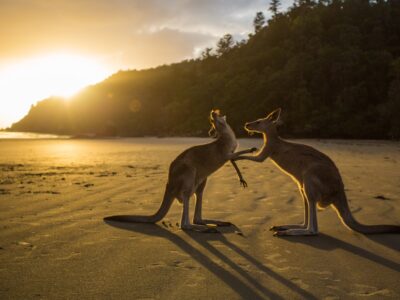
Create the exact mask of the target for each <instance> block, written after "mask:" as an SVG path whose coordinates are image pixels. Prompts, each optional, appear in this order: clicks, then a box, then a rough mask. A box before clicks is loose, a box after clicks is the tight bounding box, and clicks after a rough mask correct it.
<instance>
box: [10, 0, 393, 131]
mask: <svg viewBox="0 0 400 300" xmlns="http://www.w3.org/2000/svg"><path fill="white" fill-rule="evenodd" d="M299 2H300V3H301V4H298V5H295V6H294V7H292V8H291V9H290V10H289V11H288V12H286V13H281V14H277V15H275V17H274V18H273V19H271V20H269V21H268V24H267V26H265V27H263V28H262V29H261V30H259V31H258V32H257V33H256V34H254V35H251V36H250V37H249V39H248V40H247V41H243V42H241V43H236V44H234V45H231V44H230V43H225V44H224V43H222V44H221V43H220V45H219V48H218V49H217V52H215V54H211V55H204V57H203V58H202V59H199V60H191V61H184V62H181V63H178V64H173V65H169V66H161V67H158V68H154V69H149V70H143V71H120V72H118V73H116V74H114V75H112V76H111V77H109V78H108V79H106V80H105V81H103V82H101V83H99V84H96V85H94V86H90V87H88V88H87V89H85V90H84V91H82V92H81V93H80V94H79V95H77V96H75V97H74V98H73V99H72V100H70V101H68V102H64V101H63V100H61V99H54V98H52V99H46V100H43V101H41V102H39V103H38V104H37V105H36V106H34V107H32V109H31V110H30V112H29V113H28V115H27V116H25V117H24V118H23V119H22V120H20V121H19V122H17V123H15V124H13V125H12V127H11V130H15V131H36V132H48V133H64V134H81V133H99V134H104V135H120V136H140V135H205V134H206V132H207V130H208V124H207V116H208V112H209V111H210V109H211V108H216V107H217V108H220V109H221V110H222V111H223V112H224V113H226V114H227V115H228V120H229V122H230V123H231V124H232V125H233V127H234V129H235V130H236V131H237V132H238V134H243V130H242V126H243V123H244V122H245V121H249V120H253V119H255V118H259V117H263V116H265V114H266V113H268V112H269V111H271V110H272V109H274V108H276V107H278V106H279V107H282V108H283V111H284V115H283V119H284V122H285V124H284V125H283V126H282V132H283V133H284V134H285V135H286V136H296V137H329V138H333V137H334V138H379V139H382V138H385V139H389V138H399V137H400V1H398V0H388V1H383V0H378V1H376V2H377V3H369V1H366V0H347V1H339V0H332V1H327V0H325V1H324V0H321V1H319V3H318V4H315V3H314V2H313V1H304V0H303V1H299ZM221 41H222V42H223V41H224V39H221ZM225 41H226V36H225Z"/></svg>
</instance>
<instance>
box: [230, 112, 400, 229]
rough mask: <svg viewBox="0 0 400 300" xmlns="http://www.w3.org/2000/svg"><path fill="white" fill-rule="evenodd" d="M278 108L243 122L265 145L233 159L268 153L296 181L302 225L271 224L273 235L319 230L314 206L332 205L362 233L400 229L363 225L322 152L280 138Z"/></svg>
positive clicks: (257, 158)
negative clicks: (263, 116)
mask: <svg viewBox="0 0 400 300" xmlns="http://www.w3.org/2000/svg"><path fill="white" fill-rule="evenodd" d="M280 113H281V109H277V110H275V111H273V112H272V113H270V114H269V115H268V116H267V117H266V118H263V119H259V120H256V121H254V122H250V123H246V124H245V129H246V130H247V131H248V132H249V133H250V134H252V133H254V132H257V133H261V134H262V135H263V137H264V145H263V147H262V148H261V150H260V151H259V152H258V153H257V154H255V155H254V156H240V157H238V158H236V159H235V160H242V159H245V160H251V161H255V162H263V161H264V160H266V159H267V158H268V157H270V158H271V160H272V161H273V162H274V163H275V164H276V165H277V166H278V168H279V169H280V170H281V171H283V172H284V173H286V174H287V175H289V176H290V177H291V178H292V179H293V180H294V181H295V182H296V183H297V185H298V187H299V190H300V194H301V196H302V198H303V200H304V208H305V214H304V222H303V224H301V225H297V224H296V225H281V226H272V227H271V230H272V231H274V235H278V236H282V235H316V234H318V224H317V208H316V206H317V205H318V207H321V208H325V207H327V206H329V205H331V206H332V207H333V208H334V209H335V210H336V212H337V213H338V215H339V217H340V219H341V220H342V222H343V223H344V224H345V225H346V226H347V227H349V228H350V229H352V230H355V231H358V232H361V233H364V234H373V233H400V226H398V225H363V224H360V223H359V222H357V221H356V220H355V219H354V217H353V215H352V214H351V211H350V208H349V205H348V202H347V198H346V194H345V192H344V185H343V181H342V178H341V176H340V173H339V170H338V169H337V167H336V166H335V164H334V162H333V161H332V160H331V159H330V158H329V157H328V156H326V155H325V154H323V153H321V152H320V151H318V150H316V149H314V148H312V147H310V146H306V145H302V144H295V143H290V142H287V141H285V140H283V139H281V138H280V137H279V135H278V132H277V128H276V127H277V125H278V123H279V117H280Z"/></svg>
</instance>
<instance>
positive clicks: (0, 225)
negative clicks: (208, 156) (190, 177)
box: [0, 138, 400, 299]
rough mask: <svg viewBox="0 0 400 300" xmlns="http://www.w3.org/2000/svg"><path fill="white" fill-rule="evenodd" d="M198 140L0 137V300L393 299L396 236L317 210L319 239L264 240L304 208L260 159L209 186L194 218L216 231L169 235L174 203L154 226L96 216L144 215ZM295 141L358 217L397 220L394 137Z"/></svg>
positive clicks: (399, 153) (175, 230)
mask: <svg viewBox="0 0 400 300" xmlns="http://www.w3.org/2000/svg"><path fill="white" fill-rule="evenodd" d="M207 141H209V140H208V139H197V138H165V139H157V138H138V139H121V140H68V139H66V140H0V299H269V298H270V299H399V298H400V285H399V282H400V255H399V251H400V235H389V234H382V235H376V236H364V235H361V234H358V233H354V232H351V231H350V230H348V229H347V228H346V227H344V226H343V225H342V224H341V223H340V221H339V219H338V217H337V215H336V214H335V212H334V211H333V210H332V209H330V208H328V209H325V210H323V211H319V212H318V217H319V219H318V221H319V230H320V235H319V236H316V237H286V238H277V237H273V236H272V233H271V232H270V231H269V230H268V229H269V227H270V226H272V225H279V224H287V223H300V222H301V221H302V219H303V204H302V201H301V197H300V194H299V192H298V190H297V187H296V185H295V184H294V183H293V182H292V180H291V179H290V178H289V177H288V176H286V175H284V174H282V173H281V172H280V171H279V170H278V169H277V168H276V167H275V166H274V165H273V164H272V163H271V162H270V161H267V162H264V163H262V164H255V163H252V162H246V161H240V162H238V164H239V167H240V168H241V169H242V171H243V174H244V177H245V178H246V180H247V182H248V185H249V186H248V188H246V189H243V188H242V187H240V185H239V181H238V179H237V177H236V174H235V171H234V169H233V168H232V167H231V165H229V164H226V165H225V166H224V167H223V168H222V169H220V170H219V171H218V172H216V173H215V174H214V175H213V176H212V177H211V178H210V179H209V182H208V185H207V187H206V190H205V195H204V204H203V206H204V208H203V216H204V217H206V218H213V219H220V220H227V221H230V222H232V223H234V225H235V226H231V227H227V228H222V229H220V231H221V233H217V234H212V233H207V234H204V233H196V232H184V231H182V230H180V229H179V227H178V226H177V223H179V222H180V213H181V206H180V205H179V204H178V203H177V202H176V203H175V204H174V205H173V207H172V209H171V211H170V213H169V214H168V215H167V217H166V218H165V219H164V221H163V222H162V223H161V222H160V223H159V224H157V225H148V224H130V225H121V224H119V225H118V224H117V223H105V222H104V221H103V218H104V217H106V216H110V215H116V214H148V213H152V212H154V211H155V210H156V209H157V208H158V206H159V204H160V201H161V199H162V196H163V192H164V187H165V182H166V178H167V171H168V166H169V163H170V162H171V161H172V160H173V159H174V158H175V157H176V156H177V155H178V154H179V153H180V152H181V151H182V150H183V149H185V148H187V147H189V146H191V145H194V144H200V143H205V142H207ZM259 142H260V141H259V140H249V139H245V140H241V141H240V144H241V147H242V148H247V147H252V146H259ZM300 142H304V143H306V144H308V145H311V146H314V147H316V148H317V149H319V150H322V151H323V152H325V153H326V154H328V155H329V156H330V157H331V158H332V159H333V160H334V161H335V162H336V164H337V166H338V167H339V169H340V171H341V173H342V176H343V179H344V182H345V186H346V192H347V195H348V198H349V199H350V206H351V209H352V211H353V213H354V215H355V217H356V218H357V219H358V220H359V221H360V222H363V223H366V224H379V223H386V224H400V143H398V142H385V141H341V140H338V141H316V140H304V141H300ZM191 205H192V207H191V208H192V209H193V207H194V203H193V202H192V203H191Z"/></svg>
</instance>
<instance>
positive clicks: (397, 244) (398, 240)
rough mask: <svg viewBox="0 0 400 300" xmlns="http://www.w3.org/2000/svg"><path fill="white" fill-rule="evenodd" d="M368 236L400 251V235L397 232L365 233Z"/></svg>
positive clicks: (376, 241)
mask: <svg viewBox="0 0 400 300" xmlns="http://www.w3.org/2000/svg"><path fill="white" fill-rule="evenodd" d="M365 237H366V238H368V239H370V240H371V241H374V242H375V243H379V244H381V245H383V246H385V247H387V248H390V249H393V250H396V251H397V252H400V235H395V234H374V235H372V234H371V235H365Z"/></svg>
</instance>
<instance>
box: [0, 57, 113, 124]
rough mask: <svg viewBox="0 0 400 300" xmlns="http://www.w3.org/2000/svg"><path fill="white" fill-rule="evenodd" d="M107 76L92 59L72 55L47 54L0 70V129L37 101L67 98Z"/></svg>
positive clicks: (100, 66) (17, 118)
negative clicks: (57, 97)
mask: <svg viewBox="0 0 400 300" xmlns="http://www.w3.org/2000/svg"><path fill="white" fill-rule="evenodd" d="M107 75H109V72H108V71H107V69H106V68H105V67H104V66H102V65H101V63H99V62H98V61H96V60H95V59H92V58H88V57H84V56H80V55H74V54H50V55H46V56H41V57H36V58H31V59H27V60H24V61H19V62H17V63H14V64H10V65H8V66H4V67H1V68H0V95H1V96H0V105H1V109H0V128H1V127H3V126H9V125H11V123H12V122H16V121H18V120H19V119H20V118H22V117H23V116H24V115H25V114H26V113H27V112H28V110H29V107H30V105H31V104H34V103H35V102H36V101H38V100H42V99H44V98H46V97H49V96H61V97H65V98H68V97H70V96H72V95H73V94H75V93H77V92H78V91H79V90H81V89H82V88H84V87H85V86H87V85H89V84H93V83H96V82H98V81H100V80H102V79H104V78H105V77H106V76H107Z"/></svg>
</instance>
